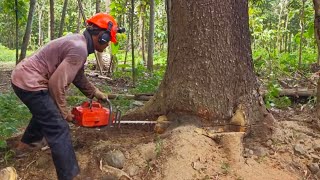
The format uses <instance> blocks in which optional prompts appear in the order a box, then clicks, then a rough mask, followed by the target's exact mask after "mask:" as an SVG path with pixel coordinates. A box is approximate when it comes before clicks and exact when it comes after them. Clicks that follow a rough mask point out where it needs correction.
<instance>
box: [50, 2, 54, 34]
mask: <svg viewBox="0 0 320 180" xmlns="http://www.w3.org/2000/svg"><path fill="white" fill-rule="evenodd" d="M53 39H54V0H50V40H53Z"/></svg>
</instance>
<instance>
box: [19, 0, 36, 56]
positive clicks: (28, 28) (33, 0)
mask: <svg viewBox="0 0 320 180" xmlns="http://www.w3.org/2000/svg"><path fill="white" fill-rule="evenodd" d="M35 7H36V0H30V7H29V14H28V22H27V26H26V31H25V33H24V36H23V42H22V46H21V53H20V61H21V60H22V59H24V58H25V57H26V52H27V47H28V43H29V40H30V35H31V27H32V21H33V15H34V10H35Z"/></svg>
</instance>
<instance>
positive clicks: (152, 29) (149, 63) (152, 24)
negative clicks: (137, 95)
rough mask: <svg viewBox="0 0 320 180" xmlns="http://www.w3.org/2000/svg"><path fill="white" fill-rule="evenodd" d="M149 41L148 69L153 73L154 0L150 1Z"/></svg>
mask: <svg viewBox="0 0 320 180" xmlns="http://www.w3.org/2000/svg"><path fill="white" fill-rule="evenodd" d="M149 26H150V27H149V40H148V62H147V68H148V70H149V71H151V72H152V71H153V51H154V0H150V24H149Z"/></svg>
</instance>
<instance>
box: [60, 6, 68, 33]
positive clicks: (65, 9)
mask: <svg viewBox="0 0 320 180" xmlns="http://www.w3.org/2000/svg"><path fill="white" fill-rule="evenodd" d="M67 6H68V0H64V3H63V9H62V15H61V21H60V29H59V37H61V36H62V33H63V27H64V19H65V17H66V11H67Z"/></svg>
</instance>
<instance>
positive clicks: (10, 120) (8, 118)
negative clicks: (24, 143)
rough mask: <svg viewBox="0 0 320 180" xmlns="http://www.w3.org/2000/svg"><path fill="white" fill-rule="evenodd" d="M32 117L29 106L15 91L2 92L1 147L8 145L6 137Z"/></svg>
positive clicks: (0, 107) (0, 109) (0, 97)
mask: <svg viewBox="0 0 320 180" xmlns="http://www.w3.org/2000/svg"><path fill="white" fill-rule="evenodd" d="M30 117H31V113H30V112H29V110H28V108H27V107H26V106H25V105H24V104H23V103H22V102H21V101H20V100H19V99H18V97H17V96H16V95H15V94H14V93H6V94H2V93H0V148H4V147H6V142H5V139H7V138H8V137H11V136H12V134H13V133H16V132H18V129H19V128H21V127H23V126H25V125H26V124H27V123H28V122H29V119H30Z"/></svg>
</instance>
